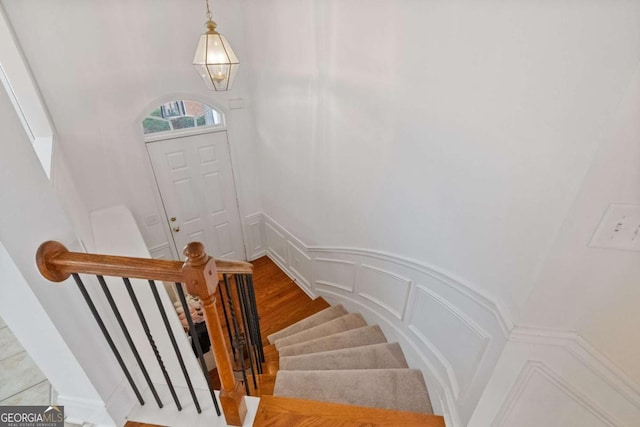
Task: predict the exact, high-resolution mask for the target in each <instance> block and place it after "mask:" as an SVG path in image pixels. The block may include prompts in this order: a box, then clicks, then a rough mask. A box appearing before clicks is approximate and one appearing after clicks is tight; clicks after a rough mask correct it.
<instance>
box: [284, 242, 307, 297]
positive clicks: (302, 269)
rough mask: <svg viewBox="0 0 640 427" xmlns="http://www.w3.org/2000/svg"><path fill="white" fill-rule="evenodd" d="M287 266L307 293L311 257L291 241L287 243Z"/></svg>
mask: <svg viewBox="0 0 640 427" xmlns="http://www.w3.org/2000/svg"><path fill="white" fill-rule="evenodd" d="M287 254H288V255H289V257H288V266H289V269H290V270H291V272H292V273H293V274H294V275H295V276H296V277H297V278H298V280H299V282H298V284H302V285H303V286H304V287H305V288H306V289H307V291H309V290H311V283H310V278H311V257H310V256H309V255H307V254H306V253H305V252H304V251H303V250H302V249H300V248H298V247H297V246H296V245H294V244H293V243H292V242H291V241H287Z"/></svg>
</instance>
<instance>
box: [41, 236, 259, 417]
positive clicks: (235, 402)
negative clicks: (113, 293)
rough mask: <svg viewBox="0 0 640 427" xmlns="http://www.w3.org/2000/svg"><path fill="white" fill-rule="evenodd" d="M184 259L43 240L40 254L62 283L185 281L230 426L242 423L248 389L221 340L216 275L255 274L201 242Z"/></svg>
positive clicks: (45, 269)
mask: <svg viewBox="0 0 640 427" xmlns="http://www.w3.org/2000/svg"><path fill="white" fill-rule="evenodd" d="M183 254H184V255H185V256H186V261H185V262H184V263H182V262H180V261H168V260H156V259H144V258H132V257H122V256H113V255H97V254H86V253H79V252H70V251H69V250H68V249H67V248H66V247H65V246H64V245H62V244H61V243H59V242H55V241H48V242H44V243H43V244H42V245H40V247H39V248H38V252H37V253H36V264H37V265H38V269H39V270H40V273H41V274H42V275H43V276H44V277H45V278H47V279H49V280H51V281H53V282H62V281H64V280H66V279H67V278H69V276H70V275H71V274H74V273H82V274H92V275H101V276H115V277H126V278H130V279H132V278H135V279H147V280H160V281H168V282H179V283H184V284H185V285H186V287H187V291H188V292H189V293H190V294H191V295H195V296H198V297H199V298H200V300H201V302H202V308H203V310H204V318H205V322H206V324H207V329H208V331H209V339H210V341H211V347H212V349H213V356H214V358H215V361H216V366H217V369H218V374H219V375H220V382H221V390H220V403H221V406H222V411H223V413H224V416H225V420H226V422H227V424H229V425H234V426H241V425H242V423H243V421H244V418H245V416H246V413H247V408H246V404H245V401H244V396H245V393H244V388H243V387H242V386H241V384H240V383H239V382H238V381H236V379H235V377H234V375H233V367H232V365H231V359H230V357H229V351H228V350H227V345H226V343H225V340H224V338H223V333H222V327H221V325H220V319H219V317H218V312H217V308H216V304H215V302H216V297H215V293H216V289H217V286H218V274H222V273H226V274H252V273H253V266H252V265H251V264H249V263H247V262H237V261H218V260H215V259H213V258H212V257H210V256H208V255H207V254H206V253H205V251H204V246H203V245H202V243H199V242H191V243H189V244H188V245H187V246H186V247H185V249H184V251H183Z"/></svg>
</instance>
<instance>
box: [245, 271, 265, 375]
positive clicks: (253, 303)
mask: <svg viewBox="0 0 640 427" xmlns="http://www.w3.org/2000/svg"><path fill="white" fill-rule="evenodd" d="M247 285H248V289H249V298H250V301H251V306H252V308H253V320H254V322H255V332H256V342H257V343H258V353H259V354H260V361H261V362H262V363H264V361H265V359H264V348H263V346H262V332H261V331H260V316H259V315H258V303H257V301H256V292H255V288H254V286H253V277H252V276H251V275H250V274H248V275H247ZM261 371H262V370H261Z"/></svg>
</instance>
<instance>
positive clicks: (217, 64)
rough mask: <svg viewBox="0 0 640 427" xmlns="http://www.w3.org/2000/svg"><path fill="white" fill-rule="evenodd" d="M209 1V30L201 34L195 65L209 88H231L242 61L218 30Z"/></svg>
mask: <svg viewBox="0 0 640 427" xmlns="http://www.w3.org/2000/svg"><path fill="white" fill-rule="evenodd" d="M206 1H207V18H208V20H207V22H206V23H205V25H206V27H207V29H208V31H207V32H206V33H204V34H202V35H201V36H200V41H199V42H198V47H197V49H196V55H195V57H194V58H193V65H194V66H195V67H196V70H197V71H198V73H199V74H200V76H202V79H203V80H204V83H205V85H206V86H207V88H209V89H211V90H215V91H225V90H229V88H230V87H231V85H232V84H233V80H234V79H235V77H236V74H237V72H238V66H239V65H240V61H238V57H237V56H236V54H235V53H233V50H232V49H231V46H229V42H228V41H227V39H226V38H225V37H224V36H223V35H222V34H219V33H218V32H217V31H216V23H215V22H214V21H213V19H211V10H210V9H209V0H206Z"/></svg>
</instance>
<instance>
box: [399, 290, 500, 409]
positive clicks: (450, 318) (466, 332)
mask: <svg viewBox="0 0 640 427" xmlns="http://www.w3.org/2000/svg"><path fill="white" fill-rule="evenodd" d="M443 324H444V325H446V327H443ZM409 328H410V329H411V331H412V332H414V333H415V334H416V335H417V336H418V338H419V339H420V341H421V342H422V343H423V344H424V345H425V346H426V347H427V348H429V349H431V350H432V351H434V352H437V354H438V358H439V359H440V362H441V363H442V365H443V366H444V367H445V369H446V373H447V376H448V378H449V381H450V383H451V386H452V389H453V394H454V396H455V397H456V398H459V397H460V393H461V390H462V391H463V392H465V391H467V390H468V389H469V386H470V385H471V382H472V381H473V377H474V375H475V373H476V372H477V371H478V369H479V363H480V362H481V361H482V359H483V357H484V355H485V352H486V350H487V347H488V346H489V344H490V336H489V334H487V332H485V331H484V330H482V328H480V327H479V326H478V325H477V324H476V323H475V322H474V321H473V320H471V319H469V318H468V317H467V316H466V314H465V313H463V312H461V311H460V310H459V309H457V308H456V307H455V306H453V305H451V304H449V303H448V302H447V301H446V300H444V299H442V298H441V297H440V296H438V295H436V294H435V293H434V292H433V291H431V290H429V289H427V288H425V287H423V286H422V285H418V286H417V287H416V292H415V294H414V297H413V301H412V309H411V318H410V319H409Z"/></svg>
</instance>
